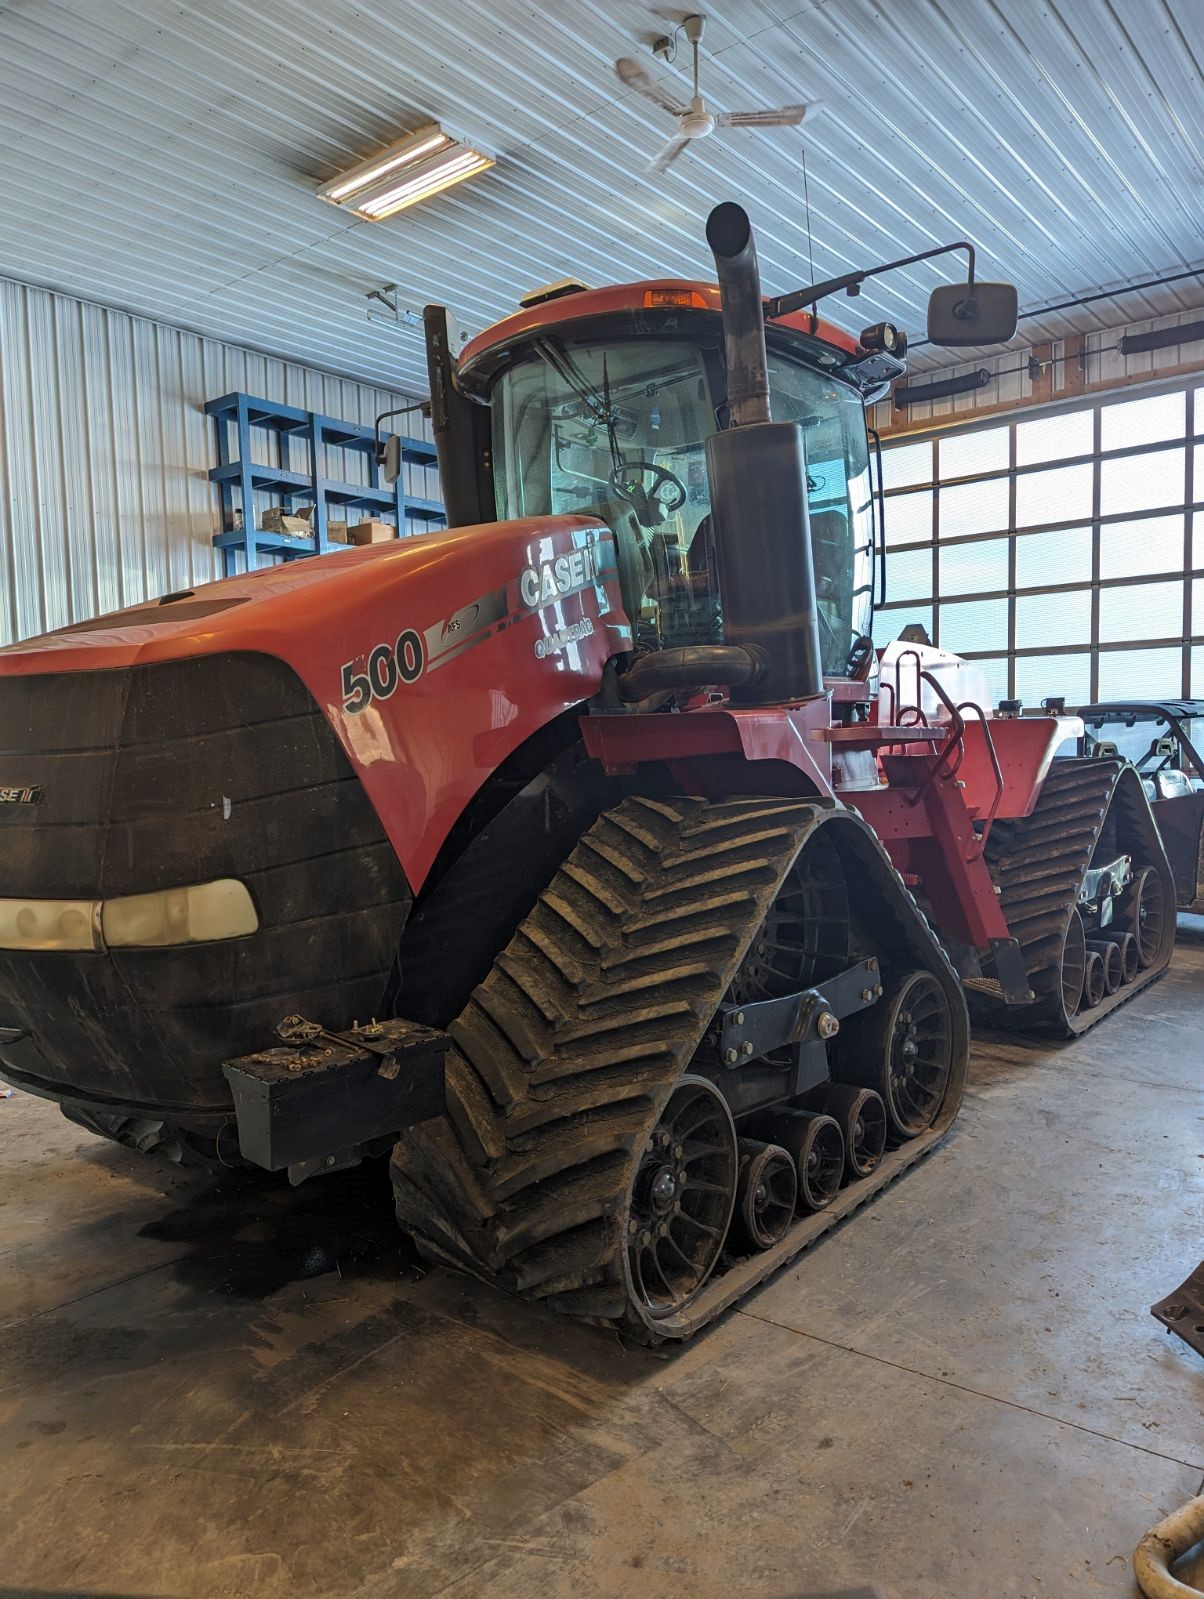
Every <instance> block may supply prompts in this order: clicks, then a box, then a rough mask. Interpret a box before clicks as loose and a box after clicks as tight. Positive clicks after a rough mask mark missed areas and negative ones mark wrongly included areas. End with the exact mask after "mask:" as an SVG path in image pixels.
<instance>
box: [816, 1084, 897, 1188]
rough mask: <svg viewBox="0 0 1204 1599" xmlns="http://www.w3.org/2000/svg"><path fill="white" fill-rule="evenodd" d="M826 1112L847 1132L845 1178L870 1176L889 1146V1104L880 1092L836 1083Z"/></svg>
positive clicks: (825, 1109) (830, 1093)
mask: <svg viewBox="0 0 1204 1599" xmlns="http://www.w3.org/2000/svg"><path fill="white" fill-rule="evenodd" d="M824 1112H825V1114H826V1115H828V1116H831V1117H832V1119H833V1121H836V1122H839V1123H840V1131H841V1133H842V1134H843V1135H844V1164H845V1179H846V1181H848V1182H853V1181H854V1180H855V1179H856V1178H858V1177H868V1176H869V1174H870V1173H871V1172H872V1171H873V1170H874V1168H875V1166H877V1164H878V1162H879V1161H880V1160H881V1159H882V1155H883V1151H884V1150H885V1149H886V1106H885V1105H884V1104H883V1102H882V1096H881V1094H876V1093H875V1092H874V1090H873V1089H872V1088H857V1087H855V1086H854V1085H853V1084H852V1083H834V1084H833V1085H832V1087H831V1088H830V1089H829V1090H828V1097H827V1099H826V1100H825V1101H824Z"/></svg>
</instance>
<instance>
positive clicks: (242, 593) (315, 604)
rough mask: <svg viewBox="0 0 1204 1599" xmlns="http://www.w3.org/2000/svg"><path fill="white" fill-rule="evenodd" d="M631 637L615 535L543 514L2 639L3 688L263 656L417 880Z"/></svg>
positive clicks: (584, 520)
mask: <svg viewBox="0 0 1204 1599" xmlns="http://www.w3.org/2000/svg"><path fill="white" fill-rule="evenodd" d="M630 648H631V627H630V624H629V622H628V619H627V617H626V614H625V612H624V610H623V604H622V599H621V596H620V592H619V583H618V573H617V565H616V558H615V547H614V538H613V535H612V533H611V531H610V529H609V528H608V527H606V526H605V525H604V524H600V523H599V522H598V521H597V520H596V519H593V518H589V517H581V516H561V517H540V518H529V519H526V520H522V521H513V522H500V523H490V524H484V525H481V526H476V527H462V528H456V529H454V530H451V531H447V532H440V533H433V534H430V535H427V536H426V537H420V538H412V539H401V540H398V541H397V542H396V543H390V544H387V545H371V546H365V547H364V548H362V549H347V550H339V551H337V552H335V553H332V554H330V555H327V556H313V557H310V558H307V559H305V560H302V561H295V562H293V563H291V564H288V565H284V566H280V567H274V568H269V569H267V570H261V571H258V572H252V573H249V574H247V575H245V576H241V577H234V578H228V579H225V580H224V581H222V582H218V583H211V584H208V585H205V586H202V587H200V588H198V589H196V590H194V591H191V592H188V593H185V594H182V595H179V596H176V597H165V598H164V599H163V600H159V601H153V602H151V603H149V604H142V605H137V606H132V607H130V608H129V609H127V610H124V611H117V612H114V613H112V614H111V615H109V616H103V617H98V618H97V619H96V620H95V621H92V622H86V623H75V624H73V625H72V626H70V627H66V628H61V629H59V630H58V631H57V632H53V633H46V634H43V635H42V636H41V637H39V638H33V639H28V640H26V641H25V642H23V643H21V644H14V645H11V646H9V647H8V648H7V649H4V650H0V698H2V697H3V689H4V684H5V681H6V680H11V679H15V678H31V677H47V678H50V677H53V678H55V679H61V678H62V677H64V676H67V675H75V674H88V675H89V676H94V675H95V674H102V673H103V674H108V673H123V672H124V673H128V672H129V671H130V670H131V669H132V670H135V671H137V672H138V673H141V674H146V673H148V672H149V673H150V674H151V678H150V679H148V681H150V682H152V683H153V682H154V681H157V680H158V679H157V677H156V674H157V673H158V671H159V669H160V668H163V669H166V668H167V667H168V666H169V665H171V664H172V663H187V662H197V661H201V660H204V659H207V658H212V657H214V656H221V657H223V658H227V657H237V658H239V659H242V660H252V661H253V660H255V659H260V660H262V658H263V657H265V656H266V657H270V658H272V659H274V660H275V661H278V662H281V663H283V664H284V665H285V666H286V667H288V668H289V669H290V671H291V673H292V674H293V675H294V677H295V678H296V679H299V681H300V683H301V684H302V685H303V686H304V688H305V689H306V690H307V691H308V693H309V696H310V697H311V699H312V701H313V702H314V703H315V705H316V707H317V708H318V709H319V710H320V711H321V712H322V714H323V715H324V716H325V718H326V720H327V721H328V722H329V724H330V726H331V727H332V728H333V730H334V732H335V734H336V736H337V738H338V740H339V742H340V743H341V744H342V746H343V749H344V752H345V753H346V756H347V758H348V760H349V761H350V763H351V766H352V768H353V769H354V770H355V771H356V772H357V775H358V776H359V779H360V781H361V783H362V784H363V786H364V788H365V789H366V790H367V791H368V794H369V797H370V798H371V800H372V802H373V805H374V807H375V809H376V811H377V814H378V815H379V816H380V819H381V821H382V823H383V824H384V827H385V830H386V832H387V833H388V835H389V837H390V839H391V840H392V842H393V845H394V848H395V849H396V850H397V853H398V857H399V858H400V860H401V861H402V864H403V866H404V868H405V870H406V873H407V876H408V878H409V881H410V882H411V884H413V885H415V886H417V885H418V884H419V883H421V882H422V880H423V878H424V876H425V874H426V872H427V870H428V869H429V867H430V864H431V862H432V860H433V859H434V856H435V854H436V853H437V851H438V848H439V846H440V844H441V843H442V841H443V839H444V838H445V837H446V835H447V832H448V831H449V829H450V827H451V826H452V825H453V823H454V821H455V819H456V818H457V817H458V816H459V815H460V813H461V811H462V810H463V807H464V805H465V804H466V803H467V802H468V800H469V799H470V798H471V797H472V795H473V793H475V792H476V790H477V789H478V788H479V787H480V786H481V784H482V783H483V782H484V781H485V780H486V779H487V778H488V777H489V776H490V775H491V774H492V772H493V771H494V770H495V768H496V767H497V766H498V765H500V764H501V762H502V761H504V760H505V759H506V758H507V757H508V756H509V755H510V754H511V753H512V752H513V751H514V750H515V749H516V748H517V747H518V746H519V745H520V744H521V743H522V742H523V741H524V740H525V739H526V738H528V737H530V736H531V735H532V734H534V733H535V732H537V731H538V730H539V729H540V728H541V727H543V726H544V725H546V723H548V722H549V721H551V720H552V719H553V718H555V717H556V716H559V715H560V714H562V713H563V712H564V711H566V710H569V709H570V708H572V707H573V706H576V705H581V704H583V703H584V702H585V701H587V700H589V699H590V698H592V696H593V695H594V694H595V693H596V692H597V690H598V687H599V684H600V683H601V679H602V673H603V669H604V668H605V665H606V662H607V661H608V660H609V659H610V658H611V657H612V656H615V655H618V654H621V653H622V652H624V651H626V650H629V649H630ZM14 688H15V685H14ZM35 698H36V696H35ZM232 703H233V704H235V705H236V699H235V701H234V702H232ZM23 714H24V713H23ZM30 714H32V712H31V713H30ZM31 736H32V733H31ZM16 737H17V735H16V734H15V733H14V735H13V737H11V738H9V739H8V740H6V743H7V744H8V754H9V756H10V757H11V758H10V760H9V765H10V766H14V762H15V758H16V757H17V756H18V755H19V754H20V751H21V748H22V744H21V742H20V740H19V739H18V740H17V742H16V743H14V742H13V739H14V738H16ZM17 764H22V763H19V762H18V763H17ZM35 764H36V763H35ZM14 769H15V767H14ZM21 781H22V782H29V783H33V784H35V785H36V784H37V783H38V782H39V781H40V780H39V778H38V777H37V775H36V773H34V775H32V776H26V777H23V778H22V779H21ZM6 782H8V783H12V784H15V783H16V782H17V778H15V777H12V776H11V775H10V776H8V777H6V776H5V773H4V771H0V788H2V787H3V785H4V784H5V783H6Z"/></svg>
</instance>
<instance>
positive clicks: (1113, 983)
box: [1087, 938, 1124, 994]
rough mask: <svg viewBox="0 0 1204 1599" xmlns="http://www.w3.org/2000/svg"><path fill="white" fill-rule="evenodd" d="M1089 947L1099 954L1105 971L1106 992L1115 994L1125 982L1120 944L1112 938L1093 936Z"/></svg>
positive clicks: (1088, 944)
mask: <svg viewBox="0 0 1204 1599" xmlns="http://www.w3.org/2000/svg"><path fill="white" fill-rule="evenodd" d="M1087 948H1088V949H1089V950H1090V951H1091V952H1092V953H1093V954H1096V955H1098V956H1099V958H1100V964H1101V965H1102V967H1103V973H1104V993H1105V994H1115V993H1116V991H1117V990H1118V989H1119V987H1120V985H1121V983H1123V982H1124V965H1123V962H1122V961H1121V958H1120V945H1119V944H1117V943H1115V942H1114V941H1113V940H1112V939H1110V938H1091V939H1088V940H1087Z"/></svg>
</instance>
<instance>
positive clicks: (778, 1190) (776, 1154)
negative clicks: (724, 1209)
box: [736, 1138, 798, 1249]
mask: <svg viewBox="0 0 1204 1599" xmlns="http://www.w3.org/2000/svg"><path fill="white" fill-rule="evenodd" d="M739 1148H740V1187H739V1191H738V1193H737V1196H736V1214H737V1216H738V1218H739V1221H740V1230H741V1231H742V1232H743V1234H744V1237H745V1239H746V1240H747V1242H748V1243H749V1244H750V1245H751V1246H752V1248H753V1249H768V1248H769V1247H770V1246H771V1245H772V1244H776V1243H777V1241H778V1239H779V1238H781V1237H783V1236H784V1235H785V1232H786V1229H787V1227H789V1226H790V1223H791V1222H792V1221H793V1220H794V1209H795V1206H796V1205H797V1203H798V1171H797V1170H796V1168H795V1164H794V1157H793V1156H792V1155H791V1154H790V1152H789V1150H785V1149H783V1148H782V1147H781V1145H780V1144H762V1143H759V1142H758V1141H757V1140H756V1139H755V1138H742V1139H741V1140H740V1145H739Z"/></svg>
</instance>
